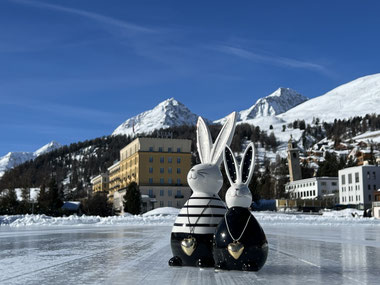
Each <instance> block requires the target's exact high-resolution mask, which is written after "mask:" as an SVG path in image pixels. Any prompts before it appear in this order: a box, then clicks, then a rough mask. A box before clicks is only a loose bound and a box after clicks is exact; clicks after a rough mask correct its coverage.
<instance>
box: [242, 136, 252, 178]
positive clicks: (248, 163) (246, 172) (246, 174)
mask: <svg viewBox="0 0 380 285" xmlns="http://www.w3.org/2000/svg"><path fill="white" fill-rule="evenodd" d="M254 167H255V147H254V145H253V143H250V144H249V145H248V146H247V148H246V149H245V152H244V155H243V159H242V161H241V163H240V173H241V182H243V183H245V184H249V182H250V180H251V178H252V174H253V169H254Z"/></svg>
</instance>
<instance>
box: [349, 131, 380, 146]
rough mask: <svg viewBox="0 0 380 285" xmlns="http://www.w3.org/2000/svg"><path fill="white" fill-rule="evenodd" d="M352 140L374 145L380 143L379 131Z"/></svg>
mask: <svg viewBox="0 0 380 285" xmlns="http://www.w3.org/2000/svg"><path fill="white" fill-rule="evenodd" d="M352 139H353V140H355V141H373V142H374V143H380V131H374V132H365V133H364V134H361V135H358V136H356V137H353V138H352Z"/></svg>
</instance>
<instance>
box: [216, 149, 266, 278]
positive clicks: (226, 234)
mask: <svg viewBox="0 0 380 285" xmlns="http://www.w3.org/2000/svg"><path fill="white" fill-rule="evenodd" d="M254 150H255V148H254V145H253V143H250V144H249V145H248V146H247V148H246V150H245V151H244V155H243V158H242V161H241V163H240V166H238V164H237V162H236V159H235V157H234V155H233V153H232V151H231V149H230V148H229V147H228V146H226V147H225V151H224V153H223V160H224V167H225V169H226V174H227V177H228V180H229V181H230V183H231V186H230V188H229V189H228V190H227V193H226V203H227V207H228V210H227V212H226V213H225V216H224V218H223V219H222V220H221V222H220V223H219V225H218V227H217V228H216V231H215V235H214V244H213V255H214V260H215V268H216V269H222V270H245V271H258V270H260V268H261V267H262V266H263V265H264V263H265V261H266V259H267V256H268V242H267V239H266V236H265V233H264V231H263V229H262V228H261V226H260V224H259V223H258V222H257V220H256V219H255V217H254V216H253V215H252V214H251V212H250V210H249V207H250V206H251V203H252V195H251V191H250V190H249V188H248V185H249V182H250V180H251V178H252V174H253V171H254V165H255V163H254Z"/></svg>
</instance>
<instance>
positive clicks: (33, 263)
mask: <svg viewBox="0 0 380 285" xmlns="http://www.w3.org/2000/svg"><path fill="white" fill-rule="evenodd" d="M167 210H168V211H169V209H167ZM168 211H166V210H165V211H164V212H165V213H167V212H168ZM344 212H345V211H343V212H340V214H339V215H338V214H334V213H333V214H332V217H324V216H314V215H297V214H280V213H269V212H260V213H257V212H255V213H254V215H255V216H257V217H258V219H259V220H260V222H261V225H262V226H263V229H264V231H265V234H266V236H267V239H268V243H269V255H268V259H267V262H266V264H265V265H264V267H263V268H262V269H261V270H260V271H259V272H241V271H215V270H214V269H213V268H210V269H199V268H195V267H180V268H171V267H169V266H168V260H169V258H171V250H170V233H171V224H170V223H169V222H167V223H162V224H154V223H152V222H151V221H150V222H149V223H148V224H138V225H136V224H133V223H127V222H125V221H126V219H127V218H129V219H132V220H133V219H140V220H141V219H144V218H145V219H147V217H143V216H128V217H120V218H119V219H121V220H124V222H123V223H119V224H113V223H109V224H101V223H99V222H97V223H87V224H76V222H74V223H71V224H70V223H67V224H65V225H63V224H59V223H58V224H56V226H46V225H36V226H19V227H12V226H2V227H0V272H1V274H0V283H1V284H10V285H14V284H57V285H59V284H122V285H125V284H144V285H149V284H211V285H213V284H284V285H285V284H331V285H336V284H348V285H351V284H355V285H356V284H377V283H378V268H379V267H380V227H379V223H377V224H376V225H375V224H374V222H375V221H374V220H372V219H363V218H352V217H351V218H350V217H349V216H347V217H339V216H341V214H342V213H344ZM346 212H347V211H346ZM264 216H267V217H270V219H274V218H277V219H278V221H277V222H275V223H272V222H269V220H268V219H269V218H264ZM343 216H344V215H343ZM166 217H170V216H166ZM171 217H172V219H171V223H172V222H173V221H174V215H172V216H171ZM285 217H286V219H285ZM296 217H298V218H296ZM308 217H310V219H314V220H315V219H323V220H325V221H330V222H331V221H333V222H331V223H333V225H331V226H326V225H323V224H318V223H314V222H313V223H309V220H307V218H308ZM77 218H78V217H76V218H73V217H72V219H77ZM87 218H90V217H87ZM113 218H114V217H113ZM154 218H159V219H163V218H164V217H163V216H160V215H159V216H150V217H149V220H152V219H154ZM52 219H54V218H50V220H52ZM67 219H68V218H67ZM92 219H95V220H96V219H98V221H100V220H107V218H99V217H92ZM334 219H339V220H345V219H348V220H347V222H346V223H345V224H342V223H337V222H334ZM298 220H301V221H302V220H303V223H299V221H298ZM360 221H367V222H368V221H369V222H370V223H367V222H366V223H364V222H363V223H361V222H360ZM371 223H373V224H371Z"/></svg>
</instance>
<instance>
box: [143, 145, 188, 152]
mask: <svg viewBox="0 0 380 285" xmlns="http://www.w3.org/2000/svg"><path fill="white" fill-rule="evenodd" d="M163 150H164V148H163V147H161V146H160V147H158V152H163ZM149 151H152V152H153V151H155V149H154V147H153V146H151V147H149ZM168 152H173V148H171V147H168ZM177 152H181V148H180V147H177Z"/></svg>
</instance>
